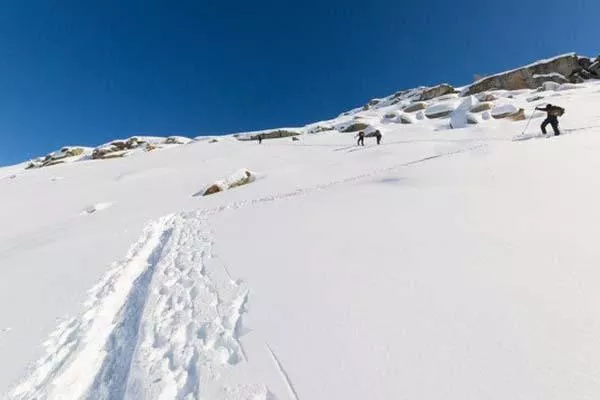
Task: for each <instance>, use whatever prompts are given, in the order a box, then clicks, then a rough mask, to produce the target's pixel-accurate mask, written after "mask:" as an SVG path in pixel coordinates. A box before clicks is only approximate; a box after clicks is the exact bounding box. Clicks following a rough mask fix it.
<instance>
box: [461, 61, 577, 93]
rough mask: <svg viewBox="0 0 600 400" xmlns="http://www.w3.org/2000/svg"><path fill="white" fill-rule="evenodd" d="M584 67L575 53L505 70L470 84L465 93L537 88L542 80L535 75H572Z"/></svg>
mask: <svg viewBox="0 0 600 400" xmlns="http://www.w3.org/2000/svg"><path fill="white" fill-rule="evenodd" d="M581 69H582V67H581V66H580V65H579V59H578V57H577V56H576V55H574V54H569V55H565V56H561V57H556V58H554V59H552V60H549V61H547V62H540V63H536V64H533V65H531V66H528V67H523V68H519V69H516V70H514V71H509V72H505V73H502V74H498V75H495V76H490V77H488V78H484V79H482V80H480V81H478V82H475V83H474V84H472V85H471V86H469V87H468V88H467V89H466V90H465V91H464V92H463V93H462V95H463V96H468V95H471V94H475V93H480V92H483V91H486V90H495V89H504V90H517V89H535V88H537V87H538V86H539V85H540V81H539V80H538V79H535V78H534V75H548V74H554V73H557V74H560V75H562V76H563V77H565V76H571V75H573V74H574V73H575V72H578V71H580V70H581Z"/></svg>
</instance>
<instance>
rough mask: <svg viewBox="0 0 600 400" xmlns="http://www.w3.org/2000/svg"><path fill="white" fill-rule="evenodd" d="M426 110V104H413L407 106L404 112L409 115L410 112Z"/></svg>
mask: <svg viewBox="0 0 600 400" xmlns="http://www.w3.org/2000/svg"><path fill="white" fill-rule="evenodd" d="M426 108H427V103H423V102H418V103H413V104H411V105H409V106H407V107H406V108H404V112H407V113H411V112H415V111H419V110H424V109H426Z"/></svg>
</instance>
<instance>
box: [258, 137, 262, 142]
mask: <svg viewBox="0 0 600 400" xmlns="http://www.w3.org/2000/svg"><path fill="white" fill-rule="evenodd" d="M261 143H262V135H258V144H261Z"/></svg>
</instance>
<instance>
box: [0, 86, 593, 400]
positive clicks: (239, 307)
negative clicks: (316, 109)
mask: <svg viewBox="0 0 600 400" xmlns="http://www.w3.org/2000/svg"><path fill="white" fill-rule="evenodd" d="M563 89H565V90H548V91H544V92H534V91H519V92H513V93H510V92H500V91H499V92H496V93H494V95H495V96H496V97H497V98H498V100H496V101H495V102H494V106H495V107H503V109H506V108H507V107H506V105H507V104H508V105H511V106H512V107H514V109H519V108H524V109H525V110H526V113H525V114H526V117H527V118H528V117H529V116H530V115H531V112H532V109H533V107H534V106H536V105H539V104H544V103H545V102H550V101H551V102H552V103H553V104H558V105H560V106H562V107H564V108H565V109H566V110H567V112H566V114H565V116H564V117H563V118H561V126H562V127H563V129H564V130H565V135H564V136H563V137H556V138H548V139H545V138H544V139H539V138H537V137H536V136H532V139H531V140H526V141H519V142H515V141H513V138H514V136H515V135H518V134H520V133H521V132H522V131H523V129H524V128H525V127H526V125H527V122H528V121H527V120H523V121H518V122H513V121H509V120H504V119H499V120H496V119H494V118H487V119H486V118H484V117H483V115H482V114H480V113H474V114H473V115H474V117H475V118H476V120H477V121H479V122H478V124H476V125H465V124H464V123H461V126H466V127H465V128H464V129H454V130H450V129H449V121H450V120H455V121H456V120H459V119H460V121H463V119H462V118H463V117H464V116H465V115H466V114H467V113H468V112H467V108H468V106H470V105H473V104H476V103H478V100H475V99H471V100H469V101H465V99H463V98H455V97H452V96H449V97H445V98H444V99H441V100H440V99H434V100H432V101H428V102H427V107H434V108H433V109H434V110H439V109H440V108H444V110H448V107H452V109H457V111H456V112H455V114H453V115H451V116H448V117H447V118H442V119H427V118H424V117H423V116H422V115H421V118H417V117H416V116H414V115H413V114H410V116H411V120H412V121H413V122H414V123H412V124H402V123H400V119H395V120H396V121H398V122H397V123H396V122H390V121H389V119H386V118H384V116H385V114H388V113H390V112H391V111H395V112H396V113H397V115H399V114H401V113H403V112H404V111H403V107H404V106H406V105H408V104H410V100H409V99H408V98H407V99H402V100H401V101H400V102H398V103H395V104H389V103H384V104H382V105H381V107H379V108H376V109H370V110H354V111H353V112H352V113H351V114H349V115H342V116H340V117H339V118H336V119H333V120H330V121H322V122H320V123H316V124H313V125H311V126H308V127H306V128H305V129H306V131H310V130H312V128H314V127H315V126H317V125H320V126H328V127H335V128H338V129H342V128H344V127H347V126H349V125H350V124H352V123H354V122H355V121H360V122H362V123H366V124H369V125H370V126H371V127H374V128H377V129H380V130H381V132H382V133H383V144H382V145H381V146H376V145H375V144H374V139H373V138H367V139H366V143H367V146H365V147H364V148H362V147H361V148H358V147H356V146H355V143H354V140H355V139H354V134H355V133H342V132H338V131H336V130H329V131H324V132H321V133H317V134H304V135H302V136H301V137H300V141H297V142H294V141H292V140H291V139H290V138H284V139H275V140H265V141H264V142H263V144H262V145H258V144H257V143H256V142H240V141H237V140H235V139H234V138H233V137H224V138H222V139H221V140H220V141H219V142H217V143H209V142H208V141H198V142H194V143H191V144H186V145H180V146H173V147H169V148H166V149H164V150H161V151H159V152H150V153H145V152H136V153H134V154H132V155H131V156H130V157H128V158H124V159H114V160H86V161H78V162H74V163H69V164H63V165H57V166H53V167H45V168H41V169H35V170H24V166H23V165H20V166H15V167H7V168H0V199H1V200H0V201H1V204H2V207H0V221H2V222H3V223H4V227H5V229H3V230H2V231H0V296H2V297H1V301H0V354H2V357H0V394H4V396H5V397H6V398H9V399H34V398H35V399H86V398H87V399H121V398H127V399H200V398H202V399H231V400H239V399H270V400H272V399H294V400H297V399H365V398H371V399H387V398H407V399H408V398H423V399H434V398H445V399H481V398H486V399H507V398H517V399H519V398H522V399H574V398H577V399H579V398H581V399H583V398H595V397H596V395H597V393H600V380H598V378H597V377H598V376H599V375H600V361H598V360H600V339H599V338H600V335H599V334H600V292H598V290H597V287H598V285H599V284H600V273H599V272H598V270H597V268H596V266H597V260H598V259H599V256H600V248H599V247H598V246H597V237H599V234H600V208H598V206H597V205H598V204H599V200H600V186H599V185H600V184H598V180H597V178H596V175H597V171H598V170H599V167H600V158H598V156H597V154H598V151H599V150H600V136H599V134H600V111H599V108H598V106H597V105H598V103H599V101H600V85H599V84H598V83H597V82H588V83H586V84H582V85H576V86H574V87H573V88H563ZM534 95H536V96H541V97H542V98H541V99H538V100H536V101H533V102H532V101H528V99H531V97H532V96H534ZM407 96H411V94H408V95H407ZM442 103H443V104H444V106H443V107H440V106H439V105H440V104H442ZM423 111H425V110H423ZM415 115H416V113H415ZM542 117H543V114H542V113H535V114H534V115H533V119H532V122H531V124H530V125H529V127H528V132H534V131H537V129H538V125H539V123H540V122H541V118H542ZM357 118H358V119H357ZM527 137H529V136H527ZM243 168H248V169H249V170H251V171H254V172H256V173H257V177H258V179H256V180H255V181H254V182H252V183H250V184H248V185H245V186H241V187H237V188H234V189H231V190H228V191H225V192H222V193H217V194H214V195H211V196H204V197H203V196H198V195H197V194H198V193H199V192H201V191H202V190H203V189H204V188H206V187H207V186H208V185H210V184H212V183H214V182H217V181H219V180H221V179H223V177H226V176H229V175H231V174H232V173H235V172H236V171H238V170H240V169H243ZM90 288H91V289H90ZM51 332H52V334H50V336H49V337H48V334H49V333H51ZM41 343H44V346H41V345H40V344H41ZM36 360H37V361H36Z"/></svg>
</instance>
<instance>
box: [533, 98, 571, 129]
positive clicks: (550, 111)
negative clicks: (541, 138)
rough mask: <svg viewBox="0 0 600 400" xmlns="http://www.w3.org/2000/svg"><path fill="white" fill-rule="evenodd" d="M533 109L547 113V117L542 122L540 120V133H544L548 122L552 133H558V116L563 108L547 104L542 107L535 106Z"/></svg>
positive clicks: (561, 113) (562, 112)
mask: <svg viewBox="0 0 600 400" xmlns="http://www.w3.org/2000/svg"><path fill="white" fill-rule="evenodd" d="M535 109H536V110H538V111H544V112H546V113H547V117H546V119H545V120H544V122H542V126H541V128H542V133H543V134H544V135H545V134H546V126H548V124H550V126H552V130H553V131H554V135H555V136H558V135H560V130H559V129H558V117H560V116H562V115H563V114H564V113H565V109H564V108H562V107H559V106H554V105H552V104H547V105H546V107H544V108H540V107H536V108H535Z"/></svg>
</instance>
